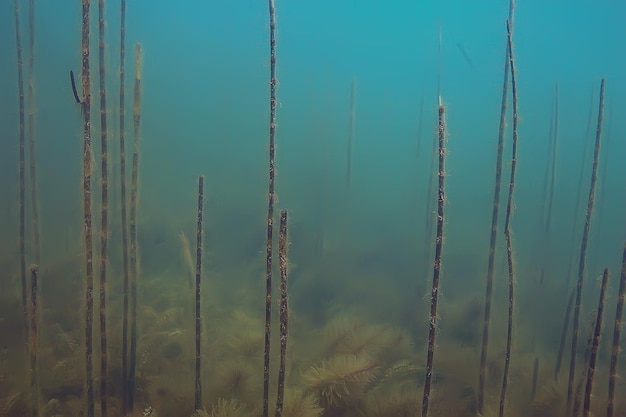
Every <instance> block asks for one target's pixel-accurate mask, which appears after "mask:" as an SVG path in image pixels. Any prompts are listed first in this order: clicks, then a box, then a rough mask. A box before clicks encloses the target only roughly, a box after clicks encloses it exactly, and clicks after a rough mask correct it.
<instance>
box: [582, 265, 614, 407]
mask: <svg viewBox="0 0 626 417" xmlns="http://www.w3.org/2000/svg"><path fill="white" fill-rule="evenodd" d="M608 282H609V270H608V268H605V269H604V273H603V274H602V286H601V287H600V300H599V301H598V313H597V314H596V325H595V327H594V330H593V339H592V340H591V354H590V355H589V367H588V368H587V384H586V385H585V402H584V403H583V416H584V417H589V414H590V412H589V410H590V407H591V390H592V389H593V376H594V374H595V371H596V362H597V360H598V347H599V346H600V333H601V331H602V315H603V314H604V300H605V298H606V287H607V285H608Z"/></svg>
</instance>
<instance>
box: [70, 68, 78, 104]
mask: <svg viewBox="0 0 626 417" xmlns="http://www.w3.org/2000/svg"><path fill="white" fill-rule="evenodd" d="M70 81H71V82H72V92H73V93H74V99H75V100H76V103H78V104H80V98H78V91H76V82H75V81H74V71H72V70H70Z"/></svg>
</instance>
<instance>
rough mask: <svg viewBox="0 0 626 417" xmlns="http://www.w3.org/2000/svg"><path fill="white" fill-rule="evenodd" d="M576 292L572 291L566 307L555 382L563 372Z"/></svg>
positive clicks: (555, 369)
mask: <svg viewBox="0 0 626 417" xmlns="http://www.w3.org/2000/svg"><path fill="white" fill-rule="evenodd" d="M575 295H576V292H575V291H574V290H573V289H572V291H571V292H570V294H569V299H568V300H567V307H565V317H564V318H563V327H562V328H561V339H560V341H559V351H558V353H557V356H556V365H555V367H554V380H555V381H557V380H558V379H559V372H561V363H562V362H563V351H564V350H565V339H566V338H567V329H568V328H569V320H570V316H571V315H572V307H573V306H574V296H575Z"/></svg>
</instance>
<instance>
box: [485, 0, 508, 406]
mask: <svg viewBox="0 0 626 417" xmlns="http://www.w3.org/2000/svg"><path fill="white" fill-rule="evenodd" d="M512 4H513V3H512V2H511V5H512ZM509 65H510V63H509V45H508V42H507V45H506V52H505V57H504V79H503V82H502V99H501V101H500V123H499V126H498V145H497V154H496V175H495V182H494V192H493V208H492V209H491V229H490V235H489V260H488V263H487V279H486V288H485V312H484V316H483V336H482V342H481V349H480V368H479V375H478V410H479V411H481V412H482V410H483V407H484V404H485V382H486V375H487V373H486V370H487V352H488V349H489V327H490V326H491V301H492V300H491V299H492V294H493V269H494V263H495V257H496V241H497V236H498V235H497V232H498V214H499V212H500V190H501V187H502V153H503V150H504V131H505V128H506V108H507V98H508V93H509Z"/></svg>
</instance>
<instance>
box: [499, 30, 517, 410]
mask: <svg viewBox="0 0 626 417" xmlns="http://www.w3.org/2000/svg"><path fill="white" fill-rule="evenodd" d="M506 32H507V40H508V50H509V66H510V70H511V95H512V96H513V97H512V98H513V143H512V152H511V177H510V180H509V195H508V198H507V205H506V218H505V221H504V237H505V240H506V259H507V264H508V269H509V309H508V321H507V332H506V353H505V358H504V372H503V375H502V389H501V391H500V408H499V413H498V415H499V417H502V416H503V415H504V402H505V400H506V389H507V386H508V383H509V369H510V366H511V349H512V345H513V313H514V311H515V293H514V292H515V274H514V271H513V265H514V263H513V243H512V238H511V212H512V207H513V191H514V189H515V172H516V168H517V144H518V130H517V126H518V117H517V108H518V104H517V85H516V81H515V58H514V54H513V40H512V35H511V22H510V21H508V20H507V21H506Z"/></svg>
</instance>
